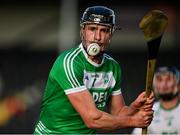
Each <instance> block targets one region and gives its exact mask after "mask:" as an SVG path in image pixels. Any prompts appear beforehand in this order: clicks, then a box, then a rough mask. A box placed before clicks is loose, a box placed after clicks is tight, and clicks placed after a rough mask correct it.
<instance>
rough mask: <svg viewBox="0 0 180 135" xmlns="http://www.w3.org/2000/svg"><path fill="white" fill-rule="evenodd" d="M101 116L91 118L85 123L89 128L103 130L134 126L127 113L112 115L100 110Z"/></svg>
mask: <svg viewBox="0 0 180 135" xmlns="http://www.w3.org/2000/svg"><path fill="white" fill-rule="evenodd" d="M100 113H101V116H100V117H98V118H97V119H95V118H94V119H93V120H91V121H89V123H86V125H87V126H88V127H89V128H93V129H98V130H103V131H112V130H116V129H121V128H128V127H135V126H136V123H134V122H133V121H134V120H135V119H134V117H133V116H129V115H120V116H113V115H110V114H108V113H106V112H100Z"/></svg>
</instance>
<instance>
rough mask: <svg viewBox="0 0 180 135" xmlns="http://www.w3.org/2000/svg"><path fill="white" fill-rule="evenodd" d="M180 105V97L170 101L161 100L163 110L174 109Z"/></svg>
mask: <svg viewBox="0 0 180 135" xmlns="http://www.w3.org/2000/svg"><path fill="white" fill-rule="evenodd" d="M178 103H179V97H178V96H177V97H175V98H173V99H172V100H170V101H162V100H161V105H162V106H163V108H165V109H173V108H175V107H176V106H177V104H178Z"/></svg>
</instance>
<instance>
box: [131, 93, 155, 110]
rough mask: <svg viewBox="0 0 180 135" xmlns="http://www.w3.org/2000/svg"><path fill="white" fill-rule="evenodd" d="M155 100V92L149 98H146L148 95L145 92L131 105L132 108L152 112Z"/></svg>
mask: <svg viewBox="0 0 180 135" xmlns="http://www.w3.org/2000/svg"><path fill="white" fill-rule="evenodd" d="M154 100H155V97H154V93H153V92H151V94H150V96H149V97H146V93H145V91H144V92H142V93H141V94H140V95H139V96H138V97H137V98H136V100H135V101H134V102H133V103H132V104H131V108H134V109H144V110H147V111H148V110H152V107H153V103H154Z"/></svg>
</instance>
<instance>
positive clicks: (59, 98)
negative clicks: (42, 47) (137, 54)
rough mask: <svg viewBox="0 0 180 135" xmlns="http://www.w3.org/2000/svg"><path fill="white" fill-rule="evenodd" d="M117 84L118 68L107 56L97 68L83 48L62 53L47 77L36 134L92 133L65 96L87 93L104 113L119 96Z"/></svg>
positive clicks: (118, 84) (118, 81)
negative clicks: (110, 102) (112, 100)
mask: <svg viewBox="0 0 180 135" xmlns="http://www.w3.org/2000/svg"><path fill="white" fill-rule="evenodd" d="M120 84H121V69H120V66H119V64H118V63H117V62H116V61H115V60H114V59H113V58H111V57H110V56H108V55H107V54H104V55H103V60H102V62H101V63H100V64H97V63H94V62H93V61H91V60H90V59H89V58H88V56H87V54H86V52H85V50H84V48H83V46H82V44H80V45H79V46H78V47H76V48H72V49H70V50H67V51H65V52H63V53H62V54H61V55H60V56H59V57H58V58H57V60H56V61H55V63H54V65H53V67H52V69H51V71H50V73H49V77H48V80H47V85H46V88H45V92H44V96H43V101H42V106H41V113H40V118H39V121H38V123H37V125H36V129H35V133H42V134H44V133H46V134H47V133H54V134H68V133H70V134H91V133H92V134H93V133H95V130H94V129H89V128H88V127H87V126H86V124H85V123H84V121H83V120H82V118H81V116H80V114H79V113H78V112H77V111H76V110H75V109H74V107H73V106H72V104H71V103H70V101H69V100H68V98H67V95H68V94H72V93H76V92H80V91H85V90H88V91H89V92H90V93H91V94H92V96H93V99H94V102H95V104H96V106H97V108H98V109H100V110H102V111H104V110H105V108H106V106H107V104H108V102H109V100H110V98H111V96H112V95H118V94H121V89H120V88H121V87H120ZM87 111H88V110H87Z"/></svg>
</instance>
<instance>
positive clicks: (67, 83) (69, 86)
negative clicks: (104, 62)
mask: <svg viewBox="0 0 180 135" xmlns="http://www.w3.org/2000/svg"><path fill="white" fill-rule="evenodd" d="M83 74H84V72H83V64H81V62H80V61H78V60H77V59H76V58H75V57H74V55H70V54H69V55H68V54H66V55H65V56H64V57H59V58H58V59H57V60H56V62H55V64H54V65H53V68H52V70H51V73H50V75H51V77H52V78H54V79H55V80H56V81H57V82H58V84H59V86H60V87H61V89H62V90H64V92H65V94H70V93H75V92H79V91H83V90H86V87H85V86H84V83H83Z"/></svg>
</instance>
